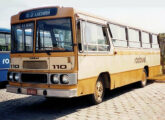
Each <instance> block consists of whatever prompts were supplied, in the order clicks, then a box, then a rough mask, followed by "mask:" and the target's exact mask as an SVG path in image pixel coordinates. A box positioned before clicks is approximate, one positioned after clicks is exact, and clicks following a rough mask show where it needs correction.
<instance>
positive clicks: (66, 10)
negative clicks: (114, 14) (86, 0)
mask: <svg viewBox="0 0 165 120" xmlns="http://www.w3.org/2000/svg"><path fill="white" fill-rule="evenodd" d="M47 8H50V9H51V8H57V9H59V10H58V11H60V12H59V13H58V12H57V15H58V16H59V15H60V16H61V15H62V16H63V15H64V14H65V15H68V14H72V13H73V12H74V14H76V15H78V17H80V16H79V15H83V16H86V17H84V18H86V19H88V17H91V18H95V19H98V20H101V21H105V22H107V23H112V24H117V25H121V26H123V27H128V28H132V29H136V30H140V31H143V32H147V33H150V34H155V35H157V34H156V33H153V32H150V31H146V30H144V29H140V28H136V27H132V26H128V25H124V24H120V23H118V22H114V21H111V20H110V19H109V18H104V17H102V16H97V15H94V14H90V13H86V12H82V11H79V10H77V9H74V8H72V7H60V6H47V7H38V8H33V9H29V10H24V11H20V12H19V13H18V14H17V15H14V16H12V19H11V21H12V20H14V21H17V22H18V21H19V20H20V16H21V14H23V13H26V12H30V11H33V10H42V9H47ZM45 17H46V16H45ZM34 18H35V17H34ZM25 20H26V19H25ZM29 20H31V19H30V18H29ZM12 23H13V21H12ZM14 23H15V22H14Z"/></svg>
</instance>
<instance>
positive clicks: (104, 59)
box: [7, 7, 161, 104]
mask: <svg viewBox="0 0 165 120" xmlns="http://www.w3.org/2000/svg"><path fill="white" fill-rule="evenodd" d="M26 32H29V33H31V34H30V36H27V35H26ZM18 33H19V34H18ZM20 33H21V34H20ZM11 34H12V46H11V68H10V69H9V73H8V80H9V85H8V86H7V91H8V92H12V93H19V94H28V95H41V96H45V97H64V98H71V97H78V96H83V95H90V97H91V100H92V101H93V103H95V104H99V103H101V102H102V100H103V97H104V92H105V88H108V89H110V90H112V89H115V88H118V87H121V86H124V85H128V84H131V83H135V82H139V84H140V85H141V86H142V87H144V86H145V85H146V82H147V79H148V78H151V77H153V76H156V75H159V74H161V66H160V49H159V44H158V40H157V34H154V33H151V32H148V31H145V30H141V29H138V28H134V27H130V26H126V25H122V24H118V23H115V22H112V21H110V20H109V19H104V18H102V17H97V16H94V15H92V14H87V13H84V12H80V11H77V10H75V9H73V8H68V7H44V8H36V9H31V10H27V11H22V12H20V13H18V14H17V15H14V16H12V18H11Z"/></svg>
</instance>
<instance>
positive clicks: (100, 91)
mask: <svg viewBox="0 0 165 120" xmlns="http://www.w3.org/2000/svg"><path fill="white" fill-rule="evenodd" d="M104 94H105V86H104V84H103V79H102V78H101V77H99V79H98V80H97V82H96V85H95V91H94V94H92V95H91V102H92V104H95V105H96V104H99V103H101V102H102V101H103V98H104Z"/></svg>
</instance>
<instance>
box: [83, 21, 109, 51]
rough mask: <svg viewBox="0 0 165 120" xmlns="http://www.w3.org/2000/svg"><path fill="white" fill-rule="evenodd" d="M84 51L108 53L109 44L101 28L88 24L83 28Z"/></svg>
mask: <svg viewBox="0 0 165 120" xmlns="http://www.w3.org/2000/svg"><path fill="white" fill-rule="evenodd" d="M84 50H85V51H96V52H97V51H109V42H108V39H107V36H106V34H105V31H104V30H103V26H101V25H98V24H94V23H89V22H87V23H86V24H85V28H84Z"/></svg>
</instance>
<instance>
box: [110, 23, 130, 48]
mask: <svg viewBox="0 0 165 120" xmlns="http://www.w3.org/2000/svg"><path fill="white" fill-rule="evenodd" d="M111 24H113V25H117V26H120V27H123V28H125V37H126V42H127V46H126V47H124V46H115V45H114V43H113V39H115V40H118V41H125V40H119V39H116V38H113V35H112V31H111V28H110V25H111ZM108 29H109V34H110V37H111V42H112V45H113V47H115V48H129V37H128V36H129V35H128V28H127V26H124V25H120V24H115V23H111V22H110V23H108Z"/></svg>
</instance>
